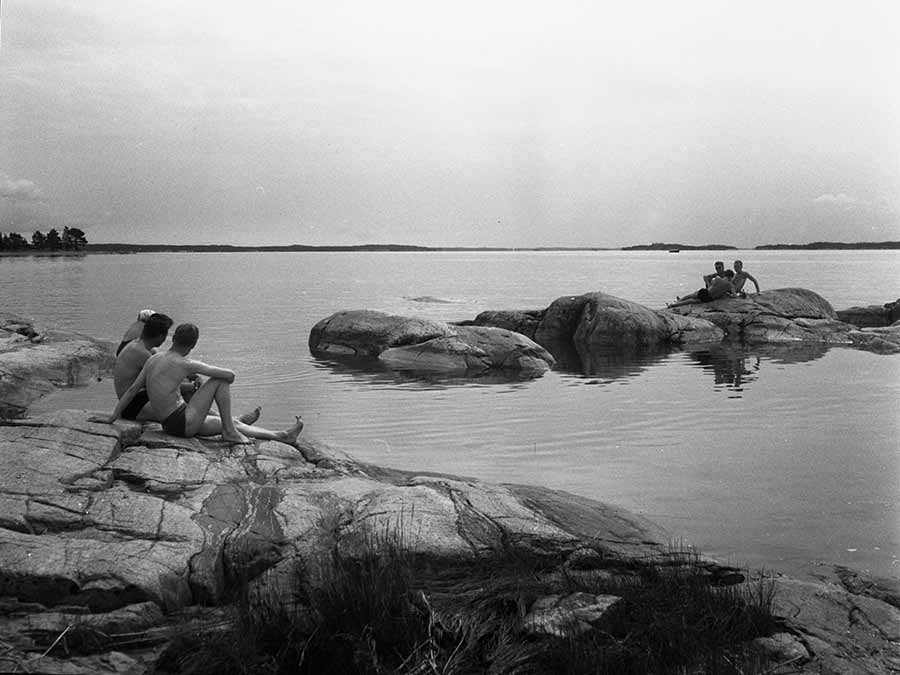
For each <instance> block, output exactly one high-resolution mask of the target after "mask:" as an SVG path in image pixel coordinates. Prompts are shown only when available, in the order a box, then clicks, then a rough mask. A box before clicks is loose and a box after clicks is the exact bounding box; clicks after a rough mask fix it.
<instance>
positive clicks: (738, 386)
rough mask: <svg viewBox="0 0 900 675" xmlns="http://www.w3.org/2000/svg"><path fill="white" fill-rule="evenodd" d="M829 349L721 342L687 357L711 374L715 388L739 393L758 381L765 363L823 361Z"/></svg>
mask: <svg viewBox="0 0 900 675" xmlns="http://www.w3.org/2000/svg"><path fill="white" fill-rule="evenodd" d="M828 349H829V345H826V344H803V345H793V344H791V345H745V344H741V343H732V342H723V343H720V344H715V345H711V346H708V347H706V348H704V349H702V350H695V351H691V352H689V356H690V359H691V361H692V362H693V363H694V364H695V365H697V366H699V367H700V369H701V370H704V371H706V372H711V373H712V375H713V379H714V381H715V388H716V389H724V390H726V391H728V392H729V393H730V394H734V393H736V392H737V393H738V394H739V393H740V392H743V391H744V387H746V386H747V385H749V384H750V383H751V382H755V381H756V380H757V379H758V377H759V373H760V368H761V366H762V364H763V363H764V362H765V361H771V362H772V363H777V364H787V363H804V362H809V361H815V360H817V359H820V358H822V356H824V355H825V353H826V352H827V351H828ZM738 397H739V396H738Z"/></svg>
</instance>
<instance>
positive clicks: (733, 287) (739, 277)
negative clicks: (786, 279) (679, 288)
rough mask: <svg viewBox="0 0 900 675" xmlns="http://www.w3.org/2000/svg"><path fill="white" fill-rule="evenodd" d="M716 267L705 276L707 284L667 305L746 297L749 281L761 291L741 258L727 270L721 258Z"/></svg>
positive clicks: (704, 280) (673, 305)
mask: <svg viewBox="0 0 900 675" xmlns="http://www.w3.org/2000/svg"><path fill="white" fill-rule="evenodd" d="M715 267H716V271H715V272H714V273H712V274H706V275H704V276H703V283H704V284H705V286H704V287H703V288H701V289H700V290H699V291H697V292H695V293H691V294H689V295H685V296H682V297H680V298H676V302H673V303H672V304H670V305H667V307H670V308H671V307H681V306H682V305H693V304H696V303H699V302H712V301H713V300H718V299H719V298H733V297H741V298H746V297H747V294H746V293H745V292H744V284H746V283H747V282H748V281H752V282H753V285H754V286H756V292H757V293H759V282H757V281H756V279H755V278H754V276H753V275H752V274H750V273H749V272H747V271H746V270H744V263H743V262H741V261H740V260H735V261H734V269H733V270H726V269H725V263H724V262H722V261H721V260H717V261H716V264H715Z"/></svg>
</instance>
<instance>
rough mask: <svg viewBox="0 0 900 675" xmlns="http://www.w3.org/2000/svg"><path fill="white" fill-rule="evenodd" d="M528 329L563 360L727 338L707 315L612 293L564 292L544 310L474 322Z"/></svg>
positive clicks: (588, 360) (495, 314)
mask: <svg viewBox="0 0 900 675" xmlns="http://www.w3.org/2000/svg"><path fill="white" fill-rule="evenodd" d="M471 323H472V324H473V325H476V326H495V327H499V328H506V329H508V330H516V331H519V332H524V334H525V335H527V336H528V337H531V338H532V339H534V341H535V342H537V343H538V344H540V345H543V346H544V347H546V348H547V349H548V350H549V351H550V352H551V353H552V354H553V355H554V356H555V357H556V358H557V359H559V360H561V361H562V362H563V363H569V364H571V363H572V362H573V361H574V362H578V363H579V364H580V365H581V366H583V367H584V368H586V369H587V370H589V371H593V369H592V367H589V366H588V365H586V364H592V363H596V362H598V359H601V360H603V359H609V358H612V359H614V360H615V359H620V358H625V359H628V358H631V357H633V356H636V355H647V354H652V353H654V352H659V351H664V350H666V349H668V348H671V347H674V346H679V347H681V346H689V345H697V344H704V343H710V342H719V341H721V340H722V337H723V335H724V332H723V331H722V330H721V329H720V328H718V327H717V326H716V325H715V324H713V323H711V322H710V321H707V320H705V319H702V318H695V317H686V316H679V315H676V314H670V313H667V312H657V311H654V310H652V309H650V308H648V307H645V306H643V305H640V304H638V303H636V302H631V301H630V300H623V299H622V298H617V297H615V296H612V295H608V294H606V293H600V292H596V293H585V294H583V295H569V296H564V297H561V298H558V299H556V300H554V301H553V303H552V304H551V305H550V306H549V307H547V308H546V309H544V310H523V311H510V310H500V311H484V312H481V313H480V314H478V316H476V317H475V319H474V320H473V321H472V322H471Z"/></svg>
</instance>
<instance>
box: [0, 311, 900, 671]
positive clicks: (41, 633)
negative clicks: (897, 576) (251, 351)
mask: <svg viewBox="0 0 900 675" xmlns="http://www.w3.org/2000/svg"><path fill="white" fill-rule="evenodd" d="M591 302H593V303H594V304H593V305H591V309H590V310H589V311H587V310H586V307H587V306H588V304H589V303H591ZM563 304H565V303H563ZM578 304H579V303H578V302H574V303H569V304H565V306H564V307H562V306H557V308H556V309H555V310H554V312H552V313H548V315H547V316H550V317H556V318H553V320H552V321H551V320H549V319H547V316H541V317H540V319H539V320H537V321H536V324H537V326H536V330H535V333H534V334H535V335H536V336H537V335H543V334H544V333H542V332H539V331H538V330H537V328H540V326H542V325H543V326H544V332H546V331H547V330H549V329H548V326H550V325H551V324H559V325H563V324H565V325H567V326H568V325H570V322H569V319H568V318H567V317H569V316H570V315H574V314H578V316H579V321H582V320H584V318H585V317H587V318H588V319H589V321H587V325H589V326H597V325H599V323H600V321H599V320H598V318H597V317H598V316H600V315H601V314H603V311H605V310H603V311H601V310H600V309H598V307H600V306H601V305H600V304H597V301H596V299H588V300H586V301H584V302H582V303H581V306H580V307H579V308H578V309H575V305H578ZM609 304H610V303H606V304H605V305H602V306H604V307H606V306H609ZM611 304H612V305H613V306H614V308H615V311H616V312H625V311H628V310H629V308H628V306H627V305H623V304H622V301H618V302H615V303H611ZM756 304H757V305H759V304H760V303H758V302H757V303H756ZM648 311H651V312H652V310H648ZM654 314H655V315H657V316H658V315H659V314H660V312H656V313H654ZM673 316H674V314H673ZM695 318H696V317H687V319H688V321H687V322H684V323H683V322H682V320H681V319H678V318H675V319H667V318H662V319H660V320H661V321H663V322H664V324H665V326H669V327H668V328H664V330H674V333H672V334H673V335H674V334H678V335H682V336H684V335H686V334H690V333H692V332H693V331H694V330H702V331H707V330H708V329H707V328H702V329H701V328H695V326H699V324H696V322H695V320H694V319H695ZM533 319H536V317H535V316H532V317H531V318H530V319H529V321H531V320H533ZM523 320H524V319H523ZM698 320H699V319H698ZM827 320H828V321H829V322H831V321H832V320H833V319H832V318H831V317H827ZM667 321H671V323H665V322H667ZM709 323H710V324H711V325H713V326H714V327H715V331H714V332H713V333H711V335H715V336H717V337H718V339H720V340H721V339H722V337H723V335H724V332H725V331H724V330H723V329H722V328H721V327H719V326H718V325H717V324H714V323H713V322H712V321H710V322H709ZM829 325H830V323H829ZM671 327H675V328H674V329H673V328H671ZM679 327H681V328H679ZM439 330H440V331H443V330H444V329H443V328H440V327H439ZM506 330H508V329H506ZM577 330H578V329H576V331H577ZM854 330H856V328H855V327H849V328H848V329H847V331H846V333H848V334H849V333H850V332H852V331H854ZM450 331H451V332H453V331H455V329H450ZM526 334H527V333H526ZM641 335H642V334H641ZM444 337H447V336H446V335H445V336H444ZM451 337H452V336H451ZM505 337H506V336H505ZM514 339H515V340H518V338H514ZM525 339H527V340H529V341H531V339H532V338H530V337H529V338H525ZM640 339H641V340H643V339H644V338H643V337H641V338H640ZM591 340H593V338H591V339H589V340H588V341H589V342H590V341H591ZM401 342H402V340H401ZM601 342H602V340H601ZM516 344H517V345H521V344H525V343H520V342H517V343H516ZM112 349H113V346H112V345H111V344H108V343H104V342H102V341H97V340H93V339H91V338H87V337H85V336H81V335H76V334H71V333H63V332H58V331H52V330H49V329H43V328H41V327H35V326H33V325H31V324H29V323H28V322H27V321H23V320H20V319H18V318H16V317H14V316H11V315H0V406H2V410H3V412H4V415H3V418H4V419H3V421H0V503H2V508H0V607H2V612H0V670H10V671H13V672H15V671H16V670H18V671H19V672H66V673H104V672H109V673H111V672H116V673H141V672H153V670H154V667H155V664H156V662H157V660H158V658H159V656H160V654H162V653H163V652H164V650H165V649H166V647H167V645H168V644H169V643H170V642H171V641H172V640H173V639H174V637H175V636H176V634H177V633H178V632H179V631H183V630H184V626H185V624H184V621H185V617H188V618H189V620H190V621H192V622H194V623H204V622H205V623H207V624H210V623H216V622H217V621H222V616H223V614H222V610H223V608H227V607H228V606H229V605H230V604H231V603H232V602H234V598H235V593H234V590H235V587H236V586H238V585H241V584H243V585H246V586H247V587H249V589H250V590H251V591H252V592H254V593H256V594H258V595H268V596H271V598H270V599H271V601H273V602H277V601H278V599H279V598H282V599H283V597H284V593H282V592H281V591H280V590H279V589H284V588H287V587H288V586H289V584H290V583H292V582H293V581H296V579H295V577H296V570H297V565H298V563H302V566H303V568H304V569H305V570H306V573H305V576H304V583H305V584H308V585H310V586H314V585H315V583H316V579H317V578H318V576H319V574H318V573H317V569H318V568H319V567H320V566H321V565H322V564H323V561H326V560H328V559H329V555H330V554H331V553H332V552H334V551H336V550H340V551H342V552H344V553H346V554H348V555H353V553H354V551H358V550H362V549H363V548H364V547H365V546H366V542H367V541H368V540H369V539H370V537H371V536H372V533H378V532H386V531H394V532H396V531H399V532H402V533H404V534H403V536H404V540H405V545H406V546H408V547H410V548H411V549H413V550H415V551H416V552H418V553H421V554H423V555H427V556H429V557H430V558H431V559H433V560H436V561H441V560H444V561H448V563H449V562H450V561H458V560H477V559H478V558H479V556H484V555H487V554H489V553H496V552H497V551H519V552H527V553H528V554H529V555H530V556H533V557H535V558H537V559H544V560H549V561H553V562H552V565H550V568H551V569H549V572H548V570H547V568H544V571H543V573H553V572H559V573H571V570H573V569H577V570H578V571H579V573H582V574H605V575H609V574H617V573H623V574H624V573H625V571H624V570H626V569H627V568H628V566H629V564H632V563H634V562H635V561H658V562H659V563H660V564H663V565H665V564H668V562H669V558H670V557H671V553H670V549H669V547H668V537H667V535H666V533H665V532H664V531H662V530H661V529H660V528H659V527H657V526H656V525H654V524H653V523H651V522H649V521H647V520H645V519H643V518H641V517H639V516H636V515H634V514H630V513H628V512H626V511H624V510H622V509H620V508H617V507H614V506H611V505H608V504H603V503H600V502H596V501H593V500H588V499H584V498H581V497H577V496H575V495H571V494H568V493H564V492H559V491H553V490H548V489H545V488H541V487H537V486H523V485H509V484H504V485H496V484H489V483H484V482H482V481H478V480H474V479H468V478H462V477H458V476H447V475H435V474H429V473H417V472H409V471H398V470H392V469H388V468H383V467H378V466H374V465H370V464H365V463H361V462H358V461H356V460H354V459H353V458H351V457H348V456H345V455H343V454H341V453H339V452H336V451H334V450H332V449H330V448H329V447H328V446H327V445H325V444H324V443H321V442H318V441H315V440H311V439H309V438H304V439H303V440H302V442H301V443H300V444H299V447H298V448H296V449H295V448H292V447H289V446H286V445H283V444H279V443H275V442H257V443H256V444H255V445H250V446H228V445H226V444H224V443H222V442H217V441H215V440H198V439H190V440H185V439H179V438H175V437H172V436H168V435H166V434H164V433H162V431H161V430H160V427H159V425H156V424H146V425H143V426H142V425H140V424H136V423H130V422H121V421H120V422H117V423H116V424H115V425H104V424H96V423H92V422H88V421H87V420H88V417H89V416H90V414H91V412H89V411H83V410H60V411H56V412H54V413H51V414H47V415H43V416H40V417H28V414H27V409H28V405H29V404H30V403H31V402H32V401H33V400H35V399H36V398H38V397H40V396H42V395H43V394H44V393H46V392H48V391H50V390H51V389H52V387H54V386H71V385H77V384H79V383H81V382H83V381H84V379H85V378H87V377H95V376H97V375H99V374H102V373H103V372H105V370H106V369H108V368H109V366H110V365H111V363H112ZM515 349H516V350H519V349H520V347H519V346H517V347H515ZM528 349H529V350H531V351H530V352H529V354H534V353H537V354H539V353H540V352H535V351H534V350H533V349H532V348H531V347H530V346H528ZM381 351H383V350H380V351H379V352H378V353H381ZM528 358H531V356H529V357H528ZM298 450H299V452H298ZM695 564H697V565H699V566H701V567H702V568H703V570H704V573H705V574H708V576H709V577H710V579H711V580H718V581H719V582H722V580H723V579H734V577H735V576H737V577H741V576H742V575H740V574H738V572H737V571H736V570H732V569H730V568H728V567H725V566H722V565H719V564H717V563H716V562H715V561H710V560H705V559H704V560H698V561H696V563H695ZM553 566H555V568H554V567H553ZM772 584H773V590H774V593H775V595H774V605H773V611H774V612H775V614H776V615H777V617H778V620H779V623H780V629H779V631H778V632H777V633H775V634H773V635H772V636H770V637H768V638H765V639H764V640H763V641H761V642H760V644H759V647H760V648H761V649H766V650H768V651H769V653H770V654H771V655H772V658H773V659H774V661H775V662H776V663H782V664H789V665H785V668H784V669H780V670H773V671H771V672H805V673H895V672H898V670H900V589H898V588H897V587H896V586H894V587H892V586H891V585H890V584H889V583H888V582H883V581H881V582H879V581H877V580H871V579H866V578H864V577H862V576H860V575H858V574H856V573H854V572H852V571H850V570H841V569H836V570H832V571H828V572H823V574H822V578H821V579H820V580H819V581H800V580H795V579H789V578H786V577H781V576H775V577H773V579H772ZM539 603H540V601H538V602H536V603H535V607H532V608H530V609H531V610H532V613H534V612H535V611H537V610H539V609H540V607H543V606H546V605H547V603H546V602H544V603H543V604H541V605H539ZM566 607H569V606H568V605H564V604H563V605H559V606H555V609H554V611H557V612H560V611H561V612H566V611H568V612H570V613H572V612H576V611H578V610H579V608H578V606H575V607H569V609H566ZM582 609H583V608H582ZM176 616H178V617H179V621H178V622H176V621H175V620H174V618H173V617H176ZM579 616H586V614H585V612H584V611H582V612H581V614H579ZM85 635H89V636H91V639H85V637H84V636H85ZM75 636H80V639H78V640H76V639H74V638H75ZM788 668H790V670H788Z"/></svg>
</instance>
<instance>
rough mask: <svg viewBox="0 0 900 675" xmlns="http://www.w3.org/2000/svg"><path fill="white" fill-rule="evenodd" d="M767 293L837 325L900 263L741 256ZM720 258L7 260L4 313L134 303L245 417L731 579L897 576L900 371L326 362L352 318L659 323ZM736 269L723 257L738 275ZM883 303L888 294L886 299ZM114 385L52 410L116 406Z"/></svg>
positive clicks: (726, 354)
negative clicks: (193, 338)
mask: <svg viewBox="0 0 900 675" xmlns="http://www.w3.org/2000/svg"><path fill="white" fill-rule="evenodd" d="M739 255H740V257H742V259H743V260H744V262H745V267H746V269H747V270H748V271H750V272H751V273H752V274H753V275H754V276H756V277H757V278H758V279H759V281H760V283H761V284H762V286H763V288H777V287H788V286H801V287H806V288H811V289H812V290H815V291H817V292H818V293H820V294H821V295H823V296H824V297H826V298H827V299H828V300H830V301H831V302H832V304H833V305H834V306H835V307H836V308H838V309H843V308H846V307H850V306H852V305H866V304H875V303H882V302H886V301H888V300H891V299H893V298H896V297H900V272H898V270H900V267H898V264H897V263H898V262H900V253H898V252H895V251H797V252H794V251H765V252H760V251H742V252H740V253H739ZM716 257H721V256H719V255H718V254H716V253H715V252H713V253H709V252H682V253H680V254H677V255H676V254H668V253H665V252H628V253H626V252H619V251H603V252H453V253H450V252H447V253H235V254H139V255H108V256H106V255H90V256H86V257H84V258H81V259H58V258H54V259H47V258H12V259H11V258H0V284H2V285H0V288H2V291H0V299H2V301H0V307H3V308H10V309H13V310H14V311H17V312H18V313H20V314H23V315H26V316H30V317H32V318H35V319H37V320H42V321H47V322H50V323H53V324H55V325H57V326H60V327H67V328H70V329H73V330H79V331H82V332H85V333H88V334H91V335H95V336H99V337H106V338H108V339H110V340H115V341H118V339H119V337H120V335H121V333H122V331H123V330H124V329H125V327H126V326H127V325H128V323H130V321H131V320H132V319H133V316H134V315H135V314H136V312H137V310H138V309H141V308H142V307H153V308H155V309H157V310H159V311H164V312H166V313H168V314H170V315H171V316H172V317H173V318H174V319H175V320H176V321H177V322H181V321H193V322H195V323H197V324H198V325H199V326H200V328H201V339H200V343H199V344H198V347H197V350H196V351H195V355H196V356H197V357H198V358H200V359H203V360H206V361H209V362H212V363H216V364H218V365H223V366H226V367H230V368H233V369H234V370H235V371H236V372H237V373H238V380H237V382H236V383H235V387H234V394H235V398H236V401H237V408H238V409H243V408H250V407H252V406H253V405H254V404H256V403H260V404H262V405H263V408H264V412H263V418H262V420H261V422H263V423H265V424H268V425H271V426H273V427H279V426H282V425H286V424H287V423H289V422H290V420H291V419H292V415H293V414H295V413H301V414H303V415H304V419H305V420H306V423H307V430H306V431H305V432H304V433H308V434H309V435H311V436H314V437H316V438H319V439H321V440H324V441H326V442H327V443H328V444H330V445H332V446H335V447H338V448H340V449H342V450H345V451H347V452H349V453H350V454H352V455H354V456H356V457H358V458H360V459H362V460H366V461H373V462H377V463H380V464H385V465H390V466H396V467H401V468H408V469H421V470H432V471H445V472H451V473H455V474H463V475H469V476H476V477H479V478H484V479H488V480H492V481H510V482H523V483H539V484H543V485H548V486H551V487H555V488H561V489H565V490H569V491H571V492H575V493H578V494H582V495H585V496H588V497H593V498H596V499H601V500H604V501H609V502H612V503H615V504H619V505H622V506H625V507H627V508H630V509H632V510H634V511H637V512H640V513H642V514H645V515H647V516H649V517H651V518H652V519H654V520H656V521H657V522H660V523H661V524H663V525H664V526H666V527H667V528H669V529H670V531H671V532H672V533H673V536H674V537H675V538H676V539H681V540H685V541H688V542H691V543H694V544H697V545H699V546H700V547H701V548H702V549H703V550H704V551H706V552H709V553H712V554H715V555H720V556H724V557H726V558H728V559H730V560H732V561H733V562H735V563H737V564H749V565H754V566H756V565H765V566H767V567H775V568H778V569H781V570H785V571H789V572H796V571H797V570H799V569H800V568H801V567H803V566H804V565H806V564H807V563H808V562H809V561H828V562H839V563H842V564H848V565H852V566H855V567H859V568H863V569H869V570H871V571H873V572H875V573H878V574H883V575H889V576H894V577H900V491H898V487H900V453H898V449H900V448H898V444H897V440H896V439H897V438H898V432H900V418H898V415H897V413H896V410H897V403H898V401H900V357H898V356H882V355H875V354H869V353H866V352H859V351H856V350H850V349H846V348H831V349H828V348H824V347H811V348H810V347H806V348H794V349H773V348H765V349H763V348H753V349H737V350H735V349H731V350H728V349H725V348H716V349H711V350H710V349H707V350H697V351H693V352H673V353H670V354H667V355H660V356H657V357H654V358H651V359H645V360H643V361H637V362H634V361H632V362H628V363H624V364H622V363H618V364H615V363H611V364H609V366H608V367H606V368H603V369H601V370H600V371H599V372H597V373H596V374H594V375H591V376H585V375H583V374H581V373H577V372H564V371H552V372H550V373H548V374H547V375H545V376H544V377H542V378H540V379H538V380H533V381H525V382H518V381H485V380H481V381H477V380H476V381H471V380H459V379H456V380H446V379H444V380H442V379H439V378H420V377H413V376H411V375H409V374H402V373H394V372H391V371H388V370H365V371H361V370H358V369H354V368H351V367H349V366H348V365H347V364H342V363H335V362H328V361H321V360H317V359H315V358H313V357H312V356H311V355H310V353H309V349H308V346H307V339H308V335H309V331H310V329H311V328H312V326H313V325H314V324H315V323H316V322H317V321H319V320H320V319H323V318H325V317H326V316H328V315H330V314H331V313H333V312H335V311H338V310H341V309H358V308H367V309H379V310H383V311H388V312H392V313H398V314H407V315H416V316H423V317H428V318H433V319H439V320H446V321H454V320H461V319H471V318H473V317H474V316H475V315H476V314H477V313H478V312H480V311H482V310H485V309H528V308H542V307H545V306H547V305H548V304H549V303H550V302H552V300H554V299H555V298H557V297H559V296H561V295H566V294H580V293H583V292H587V291H592V290H603V291H605V292H608V293H612V294H614V295H618V296H620V297H624V298H627V299H630V300H634V301H637V302H640V303H643V304H646V305H648V306H650V307H661V306H663V305H664V304H665V303H666V302H667V301H670V300H672V299H673V298H674V297H675V296H676V295H682V294H684V293H685V292H689V291H692V290H695V289H696V288H697V287H699V286H700V284H701V276H702V275H703V274H704V273H706V272H708V271H709V270H710V269H711V268H712V261H713V260H714V259H716ZM731 258H732V256H730V255H729V256H728V257H725V260H726V261H728V262H730V260H731ZM879 288H880V289H888V290H887V291H878V292H877V295H875V296H873V295H872V289H879ZM113 404H114V400H113V397H112V385H111V383H110V382H109V381H104V382H101V383H99V384H96V385H94V386H92V387H89V388H86V389H78V390H73V391H68V392H61V393H60V394H57V395H54V396H53V397H52V398H50V399H48V400H45V401H44V402H42V403H41V404H40V405H39V406H38V409H41V408H49V407H57V406H59V405H66V406H71V407H83V408H88V409H107V410H108V409H111V408H112V406H113Z"/></svg>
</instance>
